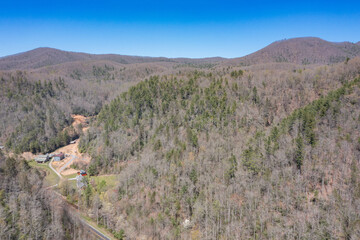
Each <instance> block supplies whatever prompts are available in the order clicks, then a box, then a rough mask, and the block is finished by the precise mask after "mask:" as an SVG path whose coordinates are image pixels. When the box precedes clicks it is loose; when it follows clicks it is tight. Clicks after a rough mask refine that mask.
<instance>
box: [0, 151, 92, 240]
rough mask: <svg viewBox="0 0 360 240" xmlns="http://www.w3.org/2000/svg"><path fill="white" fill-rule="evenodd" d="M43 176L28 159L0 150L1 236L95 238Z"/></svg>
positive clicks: (18, 237) (2, 237)
mask: <svg viewBox="0 0 360 240" xmlns="http://www.w3.org/2000/svg"><path fill="white" fill-rule="evenodd" d="M43 179H44V174H43V173H41V172H39V171H38V170H36V169H34V168H31V167H30V166H29V165H28V163H27V161H25V160H21V159H17V158H9V157H5V156H4V155H3V154H2V152H1V150H0V189H1V190H0V226H1V228H0V238H1V239H94V238H93V236H91V235H90V234H89V233H88V231H86V230H85V229H84V227H83V226H82V225H81V223H80V222H79V221H78V220H77V219H76V217H75V216H73V215H72V213H70V212H69V211H68V210H67V208H66V207H65V205H64V203H63V200H62V199H61V198H59V196H57V195H54V194H53V193H51V191H48V190H45V189H44V188H43Z"/></svg>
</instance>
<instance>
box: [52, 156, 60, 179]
mask: <svg viewBox="0 0 360 240" xmlns="http://www.w3.org/2000/svg"><path fill="white" fill-rule="evenodd" d="M53 161H54V159H51V161H50V162H49V167H50V169H51V170H53V172H54V173H56V175H58V176H59V178H60V179H62V178H63V177H62V176H61V174H60V173H58V172H57V171H56V170H55V169H54V168H53V167H52V166H51V163H52V162H53Z"/></svg>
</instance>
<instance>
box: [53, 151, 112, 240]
mask: <svg viewBox="0 0 360 240" xmlns="http://www.w3.org/2000/svg"><path fill="white" fill-rule="evenodd" d="M74 158H76V156H73V158H72V159H71V160H70V161H69V162H68V163H67V164H65V165H69V163H70V162H72V161H73V160H74ZM52 161H53V160H51V161H50V162H49V167H50V169H51V170H53V172H55V173H56V174H57V175H58V176H59V177H60V179H62V178H63V177H62V176H61V174H60V173H58V172H57V171H56V170H55V169H54V168H53V167H52V166H51V163H52ZM65 165H64V166H63V167H62V168H61V169H60V172H61V171H62V169H63V168H64V169H65V167H66V166H65ZM74 179H75V180H76V178H74ZM74 179H69V180H74ZM57 185H58V184H55V185H54V186H50V187H47V188H46V189H51V188H52V187H55V186H57ZM53 192H54V193H56V194H57V195H59V196H61V197H62V198H64V196H63V195H61V194H60V193H58V192H56V191H53ZM64 200H65V201H66V199H64ZM66 203H67V204H68V205H69V206H70V204H69V203H68V202H67V201H66ZM72 207H73V206H72ZM78 217H79V220H80V221H81V222H82V223H83V224H84V225H85V226H86V227H87V228H88V229H89V230H90V231H91V232H92V233H93V234H94V235H95V236H96V237H97V238H98V239H100V240H110V238H108V237H107V236H105V235H104V234H103V233H101V232H100V231H99V230H97V229H96V228H94V227H93V226H91V225H90V224H89V223H87V222H86V221H85V220H84V219H82V218H81V216H80V215H78Z"/></svg>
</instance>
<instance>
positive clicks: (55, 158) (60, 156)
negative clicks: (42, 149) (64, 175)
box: [53, 152, 65, 161]
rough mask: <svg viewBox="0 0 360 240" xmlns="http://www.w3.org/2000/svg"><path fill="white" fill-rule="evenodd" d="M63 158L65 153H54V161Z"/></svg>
mask: <svg viewBox="0 0 360 240" xmlns="http://www.w3.org/2000/svg"><path fill="white" fill-rule="evenodd" d="M64 158H65V154H64V153H62V152H61V153H58V154H55V155H54V157H53V159H54V161H61V160H63V159H64Z"/></svg>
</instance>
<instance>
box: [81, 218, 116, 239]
mask: <svg viewBox="0 0 360 240" xmlns="http://www.w3.org/2000/svg"><path fill="white" fill-rule="evenodd" d="M79 219H80V221H81V222H82V223H83V224H84V225H85V226H86V227H88V228H89V229H90V231H91V232H92V233H93V234H94V235H95V236H96V237H98V239H101V240H110V238H108V237H107V236H105V235H104V234H103V233H102V232H100V231H98V230H97V229H96V228H94V227H93V226H91V225H90V224H88V223H87V222H86V221H85V220H84V219H82V218H79Z"/></svg>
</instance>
